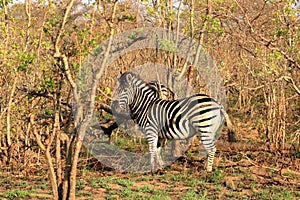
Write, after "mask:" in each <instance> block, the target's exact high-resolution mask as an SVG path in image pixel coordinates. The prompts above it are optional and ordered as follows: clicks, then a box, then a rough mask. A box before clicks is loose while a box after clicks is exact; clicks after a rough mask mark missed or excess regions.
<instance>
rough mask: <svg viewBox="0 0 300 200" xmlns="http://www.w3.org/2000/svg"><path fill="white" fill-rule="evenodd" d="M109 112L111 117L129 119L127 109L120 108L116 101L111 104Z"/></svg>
mask: <svg viewBox="0 0 300 200" xmlns="http://www.w3.org/2000/svg"><path fill="white" fill-rule="evenodd" d="M111 110H112V113H113V115H115V116H116V117H117V118H124V119H130V118H131V117H130V112H129V111H128V110H127V109H124V108H122V107H121V106H120V103H119V101H118V100H115V101H113V102H112V104H111Z"/></svg>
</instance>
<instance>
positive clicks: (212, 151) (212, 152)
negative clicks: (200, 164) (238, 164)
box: [206, 147, 216, 172]
mask: <svg viewBox="0 0 300 200" xmlns="http://www.w3.org/2000/svg"><path fill="white" fill-rule="evenodd" d="M215 152H216V147H214V148H212V149H207V162H206V171H207V172H211V171H212V165H213V162H214V157H215Z"/></svg>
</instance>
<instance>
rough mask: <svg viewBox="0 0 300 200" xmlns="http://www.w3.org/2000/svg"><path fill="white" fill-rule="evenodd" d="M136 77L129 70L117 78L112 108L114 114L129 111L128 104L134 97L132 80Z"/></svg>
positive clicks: (135, 79)
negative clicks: (117, 83) (117, 84)
mask: <svg viewBox="0 0 300 200" xmlns="http://www.w3.org/2000/svg"><path fill="white" fill-rule="evenodd" d="M137 80H138V78H137V77H136V75H135V74H133V73H131V72H126V73H124V74H122V75H121V77H120V78H118V82H119V86H118V87H117V88H116V89H115V91H114V95H113V102H112V106H111V107H112V110H113V112H114V113H115V114H125V113H129V105H130V104H131V102H132V101H133V98H134V86H135V85H134V82H136V81H137Z"/></svg>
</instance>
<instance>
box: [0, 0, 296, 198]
mask: <svg viewBox="0 0 300 200" xmlns="http://www.w3.org/2000/svg"><path fill="white" fill-rule="evenodd" d="M299 24H300V10H299V3H297V1H293V0H283V1H272V0H270V1H265V0H254V1H247V0H238V1H233V0H217V1H211V0H207V1H194V0H186V1H182V0H178V1H177V0H176V1H166V0H161V1H130V0H125V1H119V2H118V1H109V0H107V1H84V2H82V1H78V0H76V1H75V0H70V1H43V0H41V1H31V0H25V2H21V3H20V2H19V1H17V2H14V1H11V0H0V41H1V45H0V74H1V76H0V130H1V131H0V166H1V172H3V174H6V175H7V174H8V172H11V173H12V174H14V173H21V174H23V175H24V176H28V175H30V174H31V173H35V172H36V170H42V171H43V174H44V175H45V174H48V175H49V176H48V177H49V179H47V180H49V183H51V184H49V185H51V186H49V187H51V190H52V192H53V193H52V194H53V195H54V197H56V198H58V196H60V197H61V198H65V197H67V196H71V197H73V196H72V195H75V189H76V188H77V189H79V186H78V184H79V183H77V185H76V169H77V162H78V161H80V162H82V163H81V164H84V165H85V166H90V165H92V164H91V163H89V159H88V161H86V158H87V157H86V155H85V154H84V151H83V150H82V148H81V146H82V144H81V143H80V139H78V135H79V134H80V130H82V129H80V130H79V129H76V128H75V126H74V121H75V122H78V119H74V117H73V111H72V105H73V104H72V101H73V98H74V93H73V88H74V87H75V79H76V76H77V75H78V73H79V72H80V70H81V68H82V64H83V62H84V60H85V58H86V57H87V55H88V54H89V53H90V52H92V51H93V50H94V49H95V48H96V47H97V46H98V45H99V44H101V42H103V41H104V40H106V39H108V38H109V37H110V36H112V35H115V34H118V33H121V32H123V31H126V30H130V29H133V28H143V27H160V28H165V29H170V30H174V31H175V32H180V33H183V34H185V35H188V36H190V37H191V38H194V39H195V40H197V41H198V42H199V43H200V44H201V45H202V46H203V47H205V49H206V50H207V52H208V53H209V54H210V55H211V56H212V57H213V59H214V61H215V62H216V64H217V66H218V68H219V71H220V74H221V76H222V77H223V80H224V86H225V89H226V94H227V103H228V105H227V108H228V113H229V115H230V116H231V118H232V121H233V122H234V124H235V129H236V130H237V137H238V142H237V145H238V144H242V145H240V146H235V147H234V154H236V155H243V156H245V155H244V154H243V153H239V152H246V151H252V150H253V149H251V147H253V148H256V150H258V149H259V150H260V151H261V152H266V153H267V154H268V155H269V153H270V154H272V155H273V156H275V157H280V159H283V160H284V158H287V159H290V160H289V161H288V162H289V164H286V165H284V167H287V168H290V169H292V170H294V171H298V172H297V173H296V174H298V176H299V156H300V153H299V152H300V79H299V77H300V54H299V52H300V38H299V37H300V27H299V26H300V25H299ZM149 62H159V63H162V64H165V65H167V66H169V67H170V68H173V69H174V70H177V71H178V72H179V73H181V74H182V75H183V76H185V77H187V78H190V75H191V72H193V70H194V69H193V66H192V64H190V65H188V67H186V68H184V67H182V63H181V64H180V61H178V60H176V58H175V57H174V56H172V54H171V53H164V52H159V53H158V54H157V53H155V51H151V50H149V49H143V50H140V51H137V52H132V53H130V54H128V55H125V56H124V57H122V58H120V59H118V60H117V61H115V62H114V63H112V64H111V65H110V66H109V67H107V68H106V70H105V71H104V72H103V78H101V80H100V81H99V83H98V86H97V92H96V95H95V100H96V103H95V111H96V114H97V115H98V117H99V118H100V119H102V120H106V122H108V123H111V122H112V120H113V119H112V118H111V115H110V113H109V105H110V102H111V95H112V91H113V88H114V86H115V84H116V83H115V82H116V80H115V78H114V77H116V76H118V75H119V74H120V73H121V72H125V71H127V70H130V69H132V68H134V67H135V66H139V65H142V64H144V63H149ZM197 77H198V78H199V77H200V78H201V74H199V73H197V72H193V74H192V75H191V84H192V85H193V86H195V88H196V90H200V89H199V88H197V85H196V84H197V83H196V80H198V78H197ZM76 120H77V121H76ZM75 125H76V126H77V128H78V126H79V125H78V123H75ZM79 128H80V127H79ZM251 135H252V136H251ZM128 140H129V139H128ZM242 141H243V143H242ZM247 143H250V145H249V146H245V144H247ZM126 145H127V147H125V148H128V144H126ZM126 145H125V146H126ZM131 145H133V146H134V145H135V144H131ZM130 148H135V147H130ZM141 148H142V147H141ZM223 150H224V149H223ZM224 151H225V150H224ZM80 152H81V154H80V155H81V156H85V157H84V158H83V157H81V156H79V157H78V155H79V153H80ZM231 153H232V152H231ZM254 155H255V156H258V155H256V154H254ZM231 156H232V155H231ZM237 157H238V156H237ZM268 157H269V156H266V158H268ZM271 157H272V156H271ZM244 158H245V157H244ZM246 158H247V159H253V160H255V158H249V157H247V156H246ZM232 159H233V160H234V158H232ZM278 160H279V159H278ZM278 160H277V159H274V160H272V161H274V163H275V164H274V163H273V164H274V167H277V168H280V165H279V164H278V163H277V164H276V162H277V161H278ZM238 161H241V158H238ZM238 161H236V160H235V162H238ZM278 162H279V161H278ZM297 163H298V164H297ZM199 165H201V164H199ZM45 166H46V167H45ZM81 166H82V165H81ZM282 166H283V165H282ZM178 170H180V169H178ZM175 171H176V170H175ZM235 172H236V169H235ZM215 173H218V171H216V172H215ZM226 173H228V171H226ZM226 173H225V172H224V174H222V176H226ZM270 173H271V172H270ZM276 173H278V171H276ZM6 175H5V176H6ZM40 175H41V174H40ZM185 176H187V177H186V179H187V180H189V176H190V174H189V173H187V174H185ZM211 176H212V179H213V178H214V176H217V177H218V175H216V174H214V175H211ZM245 176H246V175H245ZM270 176H271V175H270ZM286 176H288V175H286ZM165 177H166V178H164V176H163V177H161V178H160V179H161V180H162V181H170V180H171V182H172V180H173V179H174V178H172V177H168V175H165ZM174 177H175V178H176V179H177V178H178V177H177V175H176V176H175V175H174ZM179 178H180V177H179ZM205 178H206V177H202V178H201V179H200V180H199V182H195V183H194V182H193V181H195V180H190V182H186V183H184V184H183V185H185V186H186V184H191V185H200V186H201V188H202V189H203V188H204V192H205V191H211V190H217V191H218V190H222V186H218V184H220V182H218V180H217V181H216V186H214V188H213V189H211V188H208V186H203V181H204V180H205ZM2 179H3V180H2ZM6 180H7V179H5V178H4V176H2V175H1V177H0V182H1V184H5V181H6ZM238 180H240V179H239V178H238ZM95 181H104V182H105V183H104V185H105V184H108V185H109V184H112V183H114V182H116V184H119V185H120V184H121V185H122V184H123V185H124V184H133V183H132V182H130V181H129V180H126V181H125V182H124V183H120V182H119V181H118V180H117V179H114V178H113V179H112V180H109V181H110V182H109V183H107V181H108V179H107V180H106V178H103V179H99V180H98V179H97V180H95ZM120 181H122V179H120ZM133 181H134V180H133ZM254 181H256V180H254ZM127 182H128V183H127ZM42 183H43V182H41V183H40V184H42ZM281 183H282V182H281ZM7 184H9V183H7ZM210 184H211V183H210ZM283 184H284V183H283ZM123 185H122V187H125V186H123ZM41 187H42V186H41ZM101 187H105V186H103V185H102V186H101ZM126 187H127V186H126ZM226 187H237V188H239V186H228V184H227V182H226ZM251 187H253V188H255V187H256V185H253V186H251ZM298 189H299V185H298ZM139 190H147V191H148V192H149V191H150V190H154V189H153V188H152V187H150V186H147V185H145V186H143V187H140V188H139ZM279 190H282V188H280V189H279ZM185 191H188V192H187V193H186V195H195V194H193V193H192V192H191V191H189V190H188V189H187V190H185ZM253 191H254V192H253V193H254V194H257V193H259V192H261V191H259V192H258V191H255V189H253ZM202 192H203V191H202ZM149 193H151V192H149ZM152 193H155V194H156V191H152ZM285 194H286V195H292V196H293V195H295V194H294V193H293V191H292V192H291V193H285ZM285 194H284V195H285ZM6 195H9V193H6ZM12 195H16V194H15V193H13V194H12ZM203 195H204V196H205V195H206V194H203ZM203 195H202V196H203ZM232 195H235V194H232ZM298 195H299V194H298ZM25 196H26V195H25ZM175 197H177V198H178V195H177V196H176V195H175ZM225 197H229V196H225ZM128 198H129V197H128ZM219 198H222V197H219ZM282 198H284V197H282ZM186 199H188V198H186Z"/></svg>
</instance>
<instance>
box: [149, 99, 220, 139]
mask: <svg viewBox="0 0 300 200" xmlns="http://www.w3.org/2000/svg"><path fill="white" fill-rule="evenodd" d="M216 120H217V121H216ZM222 120H223V119H222V114H221V106H220V105H219V103H218V102H217V101H215V100H214V99H213V98H210V97H208V96H207V95H204V94H197V95H193V96H190V97H188V98H184V99H179V100H173V101H165V100H157V101H156V102H155V104H154V105H153V106H152V107H151V110H150V112H149V123H150V124H151V125H150V126H152V127H154V128H155V129H157V131H158V136H159V138H167V139H186V138H189V137H192V136H193V135H195V134H196V133H200V134H201V135H205V137H207V139H208V137H209V139H210V140H211V139H212V138H213V137H215V132H216V131H217V130H218V129H219V127H220V126H221V124H222Z"/></svg>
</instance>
